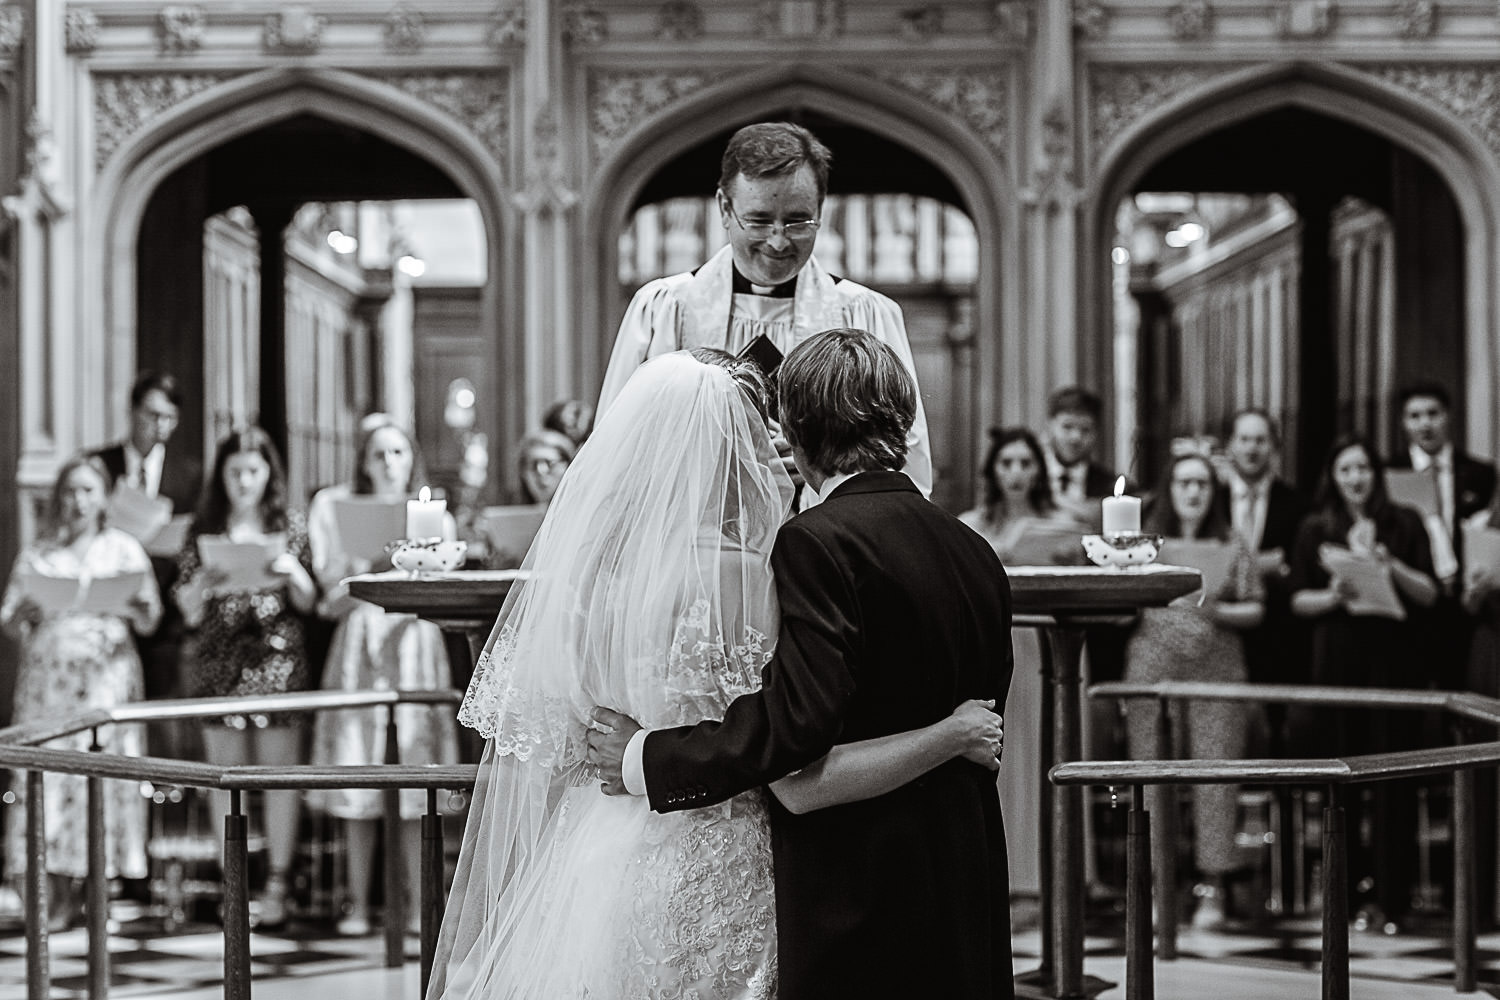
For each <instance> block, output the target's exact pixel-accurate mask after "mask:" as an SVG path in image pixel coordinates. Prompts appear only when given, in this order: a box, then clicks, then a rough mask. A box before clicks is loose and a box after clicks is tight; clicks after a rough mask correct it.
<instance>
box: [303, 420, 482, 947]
mask: <svg viewBox="0 0 1500 1000" xmlns="http://www.w3.org/2000/svg"><path fill="white" fill-rule="evenodd" d="M356 456H357V462H358V464H357V466H356V467H355V470H354V480H353V482H352V483H351V484H348V485H341V486H330V487H328V488H327V489H324V490H319V491H318V494H317V496H315V497H313V501H312V504H311V506H309V508H308V514H307V519H308V532H309V534H310V536H311V538H312V553H313V569H314V572H315V573H316V574H317V578H318V582H319V583H320V584H321V585H322V588H323V599H322V602H321V603H320V605H319V608H318V610H319V613H320V614H322V615H323V616H324V617H326V618H331V619H333V620H335V621H337V622H338V625H337V626H336V627H335V629H334V634H333V640H332V643H331V645H330V648H329V650H328V662H327V663H326V665H325V666H324V668H323V687H324V689H325V690H333V691H366V690H370V689H372V688H374V689H377V690H385V689H403V688H404V689H408V690H412V689H418V690H420V689H434V688H447V687H452V686H453V677H452V673H451V672H450V670H449V666H448V653H447V651H446V650H445V649H444V647H443V637H442V633H441V632H439V631H438V628H437V626H436V625H433V624H432V623H431V622H424V621H420V620H418V619H417V618H416V617H415V616H414V615H399V614H390V613H388V612H386V611H384V610H382V609H381V608H379V607H377V606H375V605H374V604H370V603H368V602H366V601H360V600H357V599H355V598H353V597H351V596H350V595H349V589H348V587H346V586H344V584H343V583H342V582H341V581H342V580H344V579H345V578H346V577H350V576H354V575H357V574H359V573H367V572H369V571H370V570H371V569H373V568H375V567H372V566H371V565H370V563H369V562H368V561H366V560H363V559H358V558H353V557H351V556H350V555H349V554H348V553H347V552H346V551H345V550H344V546H343V543H342V541H341V539H340V537H339V531H338V523H337V520H336V518H335V510H336V506H337V503H338V501H339V500H344V499H349V498H351V497H378V498H380V499H384V500H394V501H402V500H405V499H406V498H407V497H408V496H409V495H410V494H411V491H412V488H413V486H416V485H420V484H421V482H422V480H423V479H424V476H423V474H422V470H421V462H420V460H419V458H418V456H417V451H416V447H415V445H414V444H413V442H412V439H411V437H410V435H408V434H407V433H406V431H405V430H403V429H402V428H400V427H398V426H396V424H395V423H393V422H392V421H391V419H390V418H389V417H387V416H386V415H384V414H371V415H370V416H367V417H365V419H364V421H363V422H362V423H361V425H360V438H359V448H358V450H357V452H356ZM453 532H454V526H453V523H452V518H449V519H448V523H447V525H446V526H445V533H446V534H447V536H448V537H449V538H452V537H453ZM384 568H388V565H387V566H386V567H384ZM396 725H397V734H398V739H399V742H400V746H399V748H398V749H399V751H400V760H401V763H403V764H451V763H453V762H454V761H456V760H457V759H458V733H457V727H456V726H455V724H454V721H453V713H452V710H451V709H448V708H446V707H444V706H441V705H402V706H400V707H399V708H398V709H397V711H396ZM312 760H313V763H315V764H381V763H384V762H385V710H384V709H345V710H340V711H332V712H321V713H319V714H318V717H317V720H316V722H315V723H314V726H313V751H312ZM381 796H382V793H381V791H380V790H379V789H372V788H342V789H329V790H327V791H317V792H313V793H311V795H310V797H309V801H310V803H311V804H312V805H313V807H314V808H317V809H320V810H322V811H324V812H327V813H328V814H330V815H332V816H337V817H339V818H340V819H343V820H345V821H346V822H345V829H346V831H347V837H348V859H349V895H350V902H351V906H350V910H349V913H348V914H347V915H346V916H345V917H344V918H343V919H342V920H340V921H339V930H340V931H341V932H342V933H345V934H350V935H360V934H367V933H369V931H370V926H371V925H370V889H371V882H372V880H373V878H374V875H375V865H374V858H375V839H376V834H377V832H378V829H379V825H380V823H379V820H380V817H381V814H382V805H381ZM426 807H427V799H426V793H425V792H424V791H423V790H422V789H420V788H406V789H402V791H401V818H402V819H403V820H407V822H405V823H402V824H401V826H402V834H401V839H402V843H401V844H400V845H390V846H389V848H388V849H391V850H395V849H398V846H399V849H400V850H401V851H402V853H403V855H404V856H405V867H406V882H407V886H406V889H407V893H408V899H409V900H411V901H412V905H409V906H408V907H407V911H406V912H407V914H408V916H409V917H410V918H412V920H415V918H416V916H417V907H416V905H415V901H416V900H417V899H418V895H417V885H418V875H419V872H420V866H419V864H418V859H419V855H418V853H417V851H418V848H419V847H420V845H421V831H420V828H419V821H420V819H421V816H422V813H423V812H425V811H426ZM387 890H388V891H392V892H394V891H396V890H397V887H395V886H388V887H387Z"/></svg>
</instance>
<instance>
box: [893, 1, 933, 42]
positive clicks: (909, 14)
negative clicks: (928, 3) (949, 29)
mask: <svg viewBox="0 0 1500 1000" xmlns="http://www.w3.org/2000/svg"><path fill="white" fill-rule="evenodd" d="M896 24H897V27H898V28H899V30H900V32H901V37H902V38H905V39H907V40H908V41H913V42H925V41H927V39H929V38H931V37H933V36H934V35H940V34H942V33H943V8H941V7H917V8H915V9H913V10H903V11H902V12H901V13H900V14H898V15H896Z"/></svg>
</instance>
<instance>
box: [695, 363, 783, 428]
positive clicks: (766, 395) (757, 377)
mask: <svg viewBox="0 0 1500 1000" xmlns="http://www.w3.org/2000/svg"><path fill="white" fill-rule="evenodd" d="M688 354H689V355H690V356H691V357H692V358H693V360H695V361H701V362H703V363H704V364H705V365H717V366H718V367H720V368H722V369H724V370H725V371H727V372H728V373H729V377H730V378H732V379H734V383H735V385H737V386H739V387H740V389H741V390H742V391H743V392H744V393H745V395H746V396H747V397H749V399H750V403H751V405H753V406H754V407H755V412H756V413H759V414H760V419H761V420H762V421H764V422H765V423H767V424H769V423H770V422H771V393H772V390H773V387H772V385H771V380H770V379H769V378H767V377H766V373H765V372H764V371H762V370H761V367H760V365H758V364H756V363H755V362H754V361H751V360H750V359H749V358H742V357H739V356H738V355H734V354H730V353H729V352H728V351H721V350H719V348H717V347H694V348H693V349H691V350H690V351H688Z"/></svg>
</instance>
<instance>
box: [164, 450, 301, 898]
mask: <svg viewBox="0 0 1500 1000" xmlns="http://www.w3.org/2000/svg"><path fill="white" fill-rule="evenodd" d="M172 599H173V600H174V601H175V602H176V604H177V607H178V609H179V610H180V611H181V612H182V620H183V624H184V625H185V626H186V627H187V630H188V631H187V636H186V638H185V639H184V641H183V657H182V662H183V665H184V669H185V672H186V674H187V688H188V692H189V693H190V694H191V695H192V696H193V697H196V698H224V697H247V696H248V697H253V696H256V695H267V694H283V693H285V692H288V691H303V690H306V689H307V686H308V684H309V682H310V681H309V674H308V664H307V645H306V640H305V638H304V634H303V616H305V615H308V614H311V613H312V610H313V608H314V606H316V604H317V601H318V587H317V584H315V583H314V582H313V578H312V552H311V549H310V547H309V545H308V540H307V526H306V523H305V522H304V521H303V518H302V515H301V514H300V513H299V512H296V511H291V510H288V509H287V500H286V475H285V473H284V472H283V470H282V464H281V457H280V456H279V455H278V454H277V452H276V446H275V444H273V443H272V441H271V439H270V437H269V436H268V435H267V434H266V432H265V431H263V430H261V429H260V428H258V427H249V428H246V429H245V430H241V431H234V432H232V433H231V434H230V435H229V436H228V437H226V438H225V439H224V440H223V441H221V442H219V447H218V450H217V453H216V454H215V455H214V464H213V471H212V473H211V474H210V476H209V478H208V480H207V481H206V482H205V483H204V487H203V498H202V499H201V500H200V501H199V502H198V510H197V513H196V514H195V515H194V516H193V523H192V525H191V526H190V527H189V529H188V537H187V542H186V543H185V544H184V545H183V547H182V550H181V551H180V552H179V553H178V555H177V582H176V583H174V584H173V585H172ZM303 723H304V719H303V717H302V716H301V715H300V714H298V713H281V714H275V715H267V714H264V713H254V714H250V715H245V714H242V713H236V714H233V715H226V716H223V717H222V718H219V719H212V720H205V722H204V724H203V751H204V756H205V757H206V758H207V759H208V761H209V763H211V764H225V765H233V764H254V765H261V766H267V767H276V766H283V765H289V764H298V763H300V762H301V761H302V757H303V747H302V744H303V734H304V732H305V727H304V724H303ZM261 795H262V797H263V799H262V801H263V802H264V823H263V829H264V832H265V837H266V853H267V855H268V859H269V873H268V874H267V876H266V886H265V890H264V892H263V893H262V895H261V898H260V900H259V901H258V903H257V907H256V917H257V922H258V923H259V925H260V926H263V927H275V926H279V925H280V924H282V923H284V922H285V921H286V915H287V914H286V900H287V893H288V888H289V885H290V883H289V878H288V873H289V872H290V870H291V866H292V860H293V858H294V855H295V853H296V849H297V810H298V805H299V794H298V793H297V792H295V791H267V792H262V793H261ZM214 800H215V806H216V809H215V812H216V813H217V814H220V815H222V814H224V813H227V812H228V811H229V793H228V792H215V793H214Z"/></svg>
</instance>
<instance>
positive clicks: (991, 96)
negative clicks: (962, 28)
mask: <svg viewBox="0 0 1500 1000" xmlns="http://www.w3.org/2000/svg"><path fill="white" fill-rule="evenodd" d="M874 75H875V76H876V77H877V78H878V79H881V80H884V81H885V82H887V83H889V84H892V85H893V86H896V87H898V88H900V89H901V90H905V91H907V92H908V93H911V94H915V95H917V96H918V97H921V98H922V99H924V100H926V101H927V102H929V103H931V104H933V105H935V106H936V107H938V108H940V109H942V110H943V111H945V112H947V113H948V114H950V115H953V116H954V117H955V118H957V119H958V120H959V121H962V122H963V123H964V124H965V125H967V126H968V127H969V128H970V129H972V130H973V131H974V134H975V135H977V136H979V138H980V139H981V140H982V141H983V142H984V144H985V145H986V146H988V147H989V148H990V149H991V150H993V151H994V152H995V154H996V155H998V156H999V157H1000V158H1001V159H1009V157H1010V148H1009V145H1010V76H1009V74H1008V73H1007V72H1005V71H1004V70H998V69H987V68H978V67H959V68H955V69H951V70H897V71H895V72H876V73H875V74H874Z"/></svg>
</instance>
